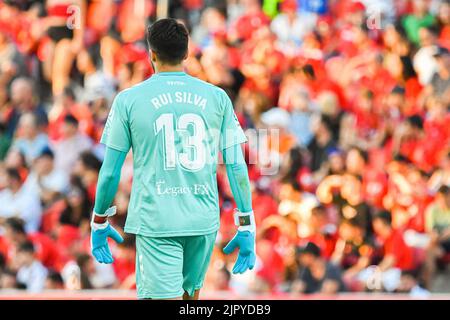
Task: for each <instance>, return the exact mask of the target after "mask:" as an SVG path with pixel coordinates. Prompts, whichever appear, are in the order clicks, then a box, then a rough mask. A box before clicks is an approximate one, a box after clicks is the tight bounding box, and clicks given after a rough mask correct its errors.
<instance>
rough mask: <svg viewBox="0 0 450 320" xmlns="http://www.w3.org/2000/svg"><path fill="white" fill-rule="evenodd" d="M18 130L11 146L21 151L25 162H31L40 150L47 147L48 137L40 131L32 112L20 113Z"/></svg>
mask: <svg viewBox="0 0 450 320" xmlns="http://www.w3.org/2000/svg"><path fill="white" fill-rule="evenodd" d="M18 130H19V131H20V133H21V135H20V137H18V138H17V139H16V140H15V141H14V143H13V145H12V146H11V148H12V149H13V150H17V151H19V152H21V153H22V154H23V155H24V156H25V159H26V161H27V163H28V164H31V163H32V162H33V161H34V159H36V157H37V156H38V155H39V154H40V153H41V151H42V150H43V149H45V148H46V147H48V145H49V141H48V137H47V135H46V134H45V133H43V132H41V131H40V129H39V126H38V121H37V118H36V116H35V115H34V114H33V113H25V114H24V115H22V117H21V118H20V121H19V128H18Z"/></svg>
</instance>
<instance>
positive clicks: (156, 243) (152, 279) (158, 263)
mask: <svg viewBox="0 0 450 320" xmlns="http://www.w3.org/2000/svg"><path fill="white" fill-rule="evenodd" d="M216 235H217V232H214V233H211V234H207V235H202V236H187V237H167V238H156V237H145V236H141V235H136V287H137V297H138V299H170V298H179V297H181V296H183V294H184V293H185V292H187V294H189V295H190V296H193V295H194V292H195V290H198V289H200V288H201V287H202V286H203V280H204V278H205V274H206V271H207V270H208V265H209V261H210V259H211V254H212V251H213V248H214V243H215V240H216Z"/></svg>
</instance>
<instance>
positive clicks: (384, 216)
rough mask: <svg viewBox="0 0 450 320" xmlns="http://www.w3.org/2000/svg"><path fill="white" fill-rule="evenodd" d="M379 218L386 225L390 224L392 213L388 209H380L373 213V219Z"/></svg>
mask: <svg viewBox="0 0 450 320" xmlns="http://www.w3.org/2000/svg"><path fill="white" fill-rule="evenodd" d="M376 219H379V220H381V221H382V222H383V223H384V224H386V225H389V226H390V225H392V215H391V213H390V212H389V211H380V212H378V213H377V214H376V215H375V218H374V220H376Z"/></svg>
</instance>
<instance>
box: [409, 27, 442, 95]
mask: <svg viewBox="0 0 450 320" xmlns="http://www.w3.org/2000/svg"><path fill="white" fill-rule="evenodd" d="M437 37H438V33H437V31H436V30H435V28H434V27H426V28H425V27H424V28H421V29H420V30H419V38H420V44H421V47H420V49H419V50H418V51H417V53H416V55H415V56H414V59H413V65H414V70H416V72H417V74H418V76H419V82H420V84H422V85H423V86H426V85H428V84H429V83H430V82H431V79H432V78H433V75H434V73H435V72H436V71H437V69H438V66H437V62H436V59H435V58H434V55H435V54H436V52H437V51H438V46H437Z"/></svg>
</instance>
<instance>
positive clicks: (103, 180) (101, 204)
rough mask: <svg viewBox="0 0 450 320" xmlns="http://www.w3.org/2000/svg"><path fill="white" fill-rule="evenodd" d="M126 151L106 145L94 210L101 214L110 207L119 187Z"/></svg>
mask: <svg viewBox="0 0 450 320" xmlns="http://www.w3.org/2000/svg"><path fill="white" fill-rule="evenodd" d="M126 156H127V153H126V152H122V151H118V150H116V149H113V148H110V147H106V152H105V158H104V159H103V164H102V167H101V169H100V174H99V176H98V183H97V192H96V195H95V205H94V212H95V213H97V214H103V213H105V211H106V210H107V209H108V208H109V207H110V205H111V203H112V202H113V200H114V196H115V195H116V192H117V188H118V187H119V181H120V173H121V171H122V166H123V163H124V162H125V158H126Z"/></svg>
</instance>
